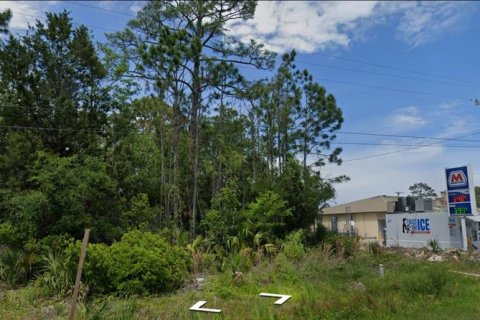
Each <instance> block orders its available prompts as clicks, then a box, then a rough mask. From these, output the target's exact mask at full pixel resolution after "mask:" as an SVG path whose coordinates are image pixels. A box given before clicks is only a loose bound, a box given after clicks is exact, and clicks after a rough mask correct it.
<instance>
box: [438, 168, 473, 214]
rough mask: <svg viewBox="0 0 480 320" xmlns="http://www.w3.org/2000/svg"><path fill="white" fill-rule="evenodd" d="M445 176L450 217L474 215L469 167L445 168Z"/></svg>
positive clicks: (471, 175)
mask: <svg viewBox="0 0 480 320" xmlns="http://www.w3.org/2000/svg"><path fill="white" fill-rule="evenodd" d="M445 175H446V178H447V198H448V211H449V213H450V216H466V215H476V214H477V203H476V201H475V184H474V183H473V172H472V168H471V166H470V165H468V166H463V167H456V168H446V169H445Z"/></svg>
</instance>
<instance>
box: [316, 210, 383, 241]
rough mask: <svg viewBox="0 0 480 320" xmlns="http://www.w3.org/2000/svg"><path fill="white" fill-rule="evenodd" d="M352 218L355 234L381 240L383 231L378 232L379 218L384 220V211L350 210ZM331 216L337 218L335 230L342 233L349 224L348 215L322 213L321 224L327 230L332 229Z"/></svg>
mask: <svg viewBox="0 0 480 320" xmlns="http://www.w3.org/2000/svg"><path fill="white" fill-rule="evenodd" d="M352 215H353V219H354V221H355V225H354V229H355V231H356V232H357V235H358V236H359V237H361V238H363V239H365V240H377V241H382V240H383V232H379V224H378V221H379V220H385V213H382V212H361V213H354V212H352ZM332 217H336V219H337V228H338V229H337V231H338V232H339V233H343V232H345V231H346V229H345V224H347V227H348V226H349V225H350V217H349V216H347V214H345V213H342V214H324V215H322V224H323V226H325V227H326V228H327V229H328V230H332V219H331V218H332Z"/></svg>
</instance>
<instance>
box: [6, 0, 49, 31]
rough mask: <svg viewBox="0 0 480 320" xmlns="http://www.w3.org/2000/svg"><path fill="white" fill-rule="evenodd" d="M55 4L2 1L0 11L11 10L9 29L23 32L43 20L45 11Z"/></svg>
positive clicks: (47, 2)
mask: <svg viewBox="0 0 480 320" xmlns="http://www.w3.org/2000/svg"><path fill="white" fill-rule="evenodd" d="M55 3H56V1H0V11H3V10H6V9H10V10H11V11H12V19H11V20H10V24H9V27H10V28H12V29H22V30H23V29H27V28H28V25H29V24H30V25H34V24H35V22H36V20H43V19H44V18H45V14H44V11H46V9H48V8H49V7H50V6H52V5H54V4H55Z"/></svg>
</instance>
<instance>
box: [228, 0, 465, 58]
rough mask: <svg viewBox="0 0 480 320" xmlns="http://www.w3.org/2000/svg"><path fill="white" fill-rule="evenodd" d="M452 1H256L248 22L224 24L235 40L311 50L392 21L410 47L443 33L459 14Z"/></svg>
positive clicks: (340, 42)
mask: <svg viewBox="0 0 480 320" xmlns="http://www.w3.org/2000/svg"><path fill="white" fill-rule="evenodd" d="M465 4H466V3H463V4H458V3H457V2H435V1H432V2H428V1H427V2H421V3H420V4H418V3H417V2H413V1H409V2H395V1H386V2H377V1H332V2H326V1H318V2H312V1H301V2H300V1H260V2H258V4H257V9H256V11H255V16H254V18H253V19H252V20H250V21H246V22H243V21H241V22H240V21H235V22H231V23H229V24H228V26H227V28H228V29H229V30H230V34H231V35H233V36H236V37H238V38H239V39H240V40H241V41H249V40H250V39H252V38H253V39H255V40H257V41H259V42H261V43H264V44H265V45H266V47H267V48H268V49H270V50H272V51H276V52H283V51H287V50H291V49H293V48H294V49H296V50H298V51H301V52H307V53H311V52H315V51H317V50H321V49H324V48H326V47H331V46H340V47H348V46H349V45H350V44H351V42H352V41H353V40H358V39H362V38H363V35H364V34H365V32H366V30H368V29H369V28H370V27H371V26H373V25H376V24H379V23H386V22H390V21H392V22H393V23H396V24H397V38H399V39H400V40H402V41H404V42H406V43H407V44H408V45H410V46H412V47H415V46H418V45H421V44H423V43H426V42H428V41H431V40H433V39H435V38H436V37H438V36H439V35H440V34H442V33H444V32H445V31H447V30H449V29H451V28H452V26H454V25H455V24H456V23H457V22H459V21H460V19H461V18H462V17H463V16H464V15H465V13H466V12H468V11H467V10H465Z"/></svg>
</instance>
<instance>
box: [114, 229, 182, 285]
mask: <svg viewBox="0 0 480 320" xmlns="http://www.w3.org/2000/svg"><path fill="white" fill-rule="evenodd" d="M109 264H110V265H108V274H109V277H110V280H111V282H112V285H113V286H114V287H115V290H116V291H120V292H125V293H127V294H148V293H158V292H169V291H172V290H174V289H176V288H178V287H180V285H181V284H182V283H183V282H184V281H185V280H187V276H188V274H189V268H190V265H191V259H190V256H189V255H188V253H187V252H186V251H185V250H184V249H181V248H179V247H175V246H171V245H170V244H168V243H167V242H166V241H165V240H163V239H162V238H160V237H159V236H157V235H154V234H152V233H149V232H145V233H143V232H140V231H138V230H136V231H131V232H129V233H126V234H124V235H123V237H122V240H121V241H120V242H116V243H114V244H112V246H111V247H110V260H109Z"/></svg>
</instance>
